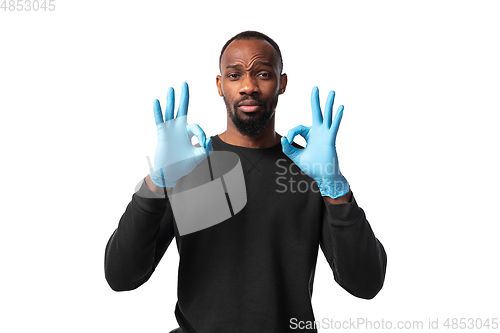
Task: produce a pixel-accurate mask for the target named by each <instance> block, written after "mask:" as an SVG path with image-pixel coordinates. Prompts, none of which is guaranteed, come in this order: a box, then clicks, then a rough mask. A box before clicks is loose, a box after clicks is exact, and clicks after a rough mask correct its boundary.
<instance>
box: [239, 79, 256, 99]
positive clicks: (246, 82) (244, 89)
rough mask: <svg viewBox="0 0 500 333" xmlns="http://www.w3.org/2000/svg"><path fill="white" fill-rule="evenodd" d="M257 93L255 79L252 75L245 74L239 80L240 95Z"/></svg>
mask: <svg viewBox="0 0 500 333" xmlns="http://www.w3.org/2000/svg"><path fill="white" fill-rule="evenodd" d="M258 93H259V86H258V84H257V79H256V78H255V77H253V76H252V75H245V76H244V77H243V80H242V81H241V87H240V95H255V94H258Z"/></svg>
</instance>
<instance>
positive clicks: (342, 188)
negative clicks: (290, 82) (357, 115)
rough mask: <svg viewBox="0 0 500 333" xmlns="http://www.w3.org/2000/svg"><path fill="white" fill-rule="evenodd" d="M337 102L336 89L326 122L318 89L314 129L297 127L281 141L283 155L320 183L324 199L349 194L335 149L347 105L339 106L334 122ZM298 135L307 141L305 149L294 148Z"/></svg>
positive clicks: (315, 91) (313, 103) (314, 93)
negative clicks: (334, 108)
mask: <svg viewBox="0 0 500 333" xmlns="http://www.w3.org/2000/svg"><path fill="white" fill-rule="evenodd" d="M334 99H335V92H334V91H333V90H332V91H330V94H329V95H328V98H327V100H326V104H325V118H324V119H323V116H322V114H321V109H320V106H319V94H318V87H314V88H313V90H312V94H311V106H312V118H313V124H312V126H310V127H306V126H302V125H299V126H296V127H294V128H292V129H291V130H290V131H288V134H287V137H288V138H287V137H282V138H281V146H282V148H283V153H285V155H287V156H288V157H289V158H290V159H291V160H292V161H293V162H294V163H295V164H296V165H297V166H298V167H299V168H300V169H301V170H302V172H304V173H305V174H307V175H308V176H309V177H311V178H313V179H314V180H315V181H316V183H317V184H318V187H319V190H320V192H321V195H322V196H329V197H331V198H333V199H335V198H338V197H341V196H343V195H345V194H346V193H347V192H349V183H348V182H347V180H346V179H345V178H344V176H342V174H341V173H340V169H339V161H338V158H337V151H336V149H335V140H336V138H337V132H338V130H339V125H340V120H341V119H342V114H343V111H344V106H343V105H341V106H339V108H338V109H337V113H336V114H335V118H334V119H333V122H332V108H333V101H334ZM296 135H301V136H302V137H303V138H304V139H305V140H306V143H307V145H306V147H305V148H304V149H298V148H295V147H293V146H292V145H291V143H292V142H293V139H294V138H295V136H296Z"/></svg>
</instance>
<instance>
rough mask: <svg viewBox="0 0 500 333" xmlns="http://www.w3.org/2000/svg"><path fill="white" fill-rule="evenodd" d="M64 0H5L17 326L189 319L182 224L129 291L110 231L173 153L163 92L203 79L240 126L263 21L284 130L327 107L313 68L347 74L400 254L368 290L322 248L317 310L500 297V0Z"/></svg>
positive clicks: (370, 193) (8, 192) (340, 78)
mask: <svg viewBox="0 0 500 333" xmlns="http://www.w3.org/2000/svg"><path fill="white" fill-rule="evenodd" d="M54 3H55V5H56V10H55V11H53V12H49V11H46V12H44V11H41V10H39V11H38V12H33V11H31V12H10V11H8V10H7V11H3V10H1V11H0V43H1V44H0V47H1V52H0V110H1V122H0V135H1V145H2V150H1V151H2V156H3V158H2V161H3V162H2V165H1V168H2V169H1V174H0V177H1V179H0V181H1V183H2V185H3V191H2V198H1V204H2V219H1V227H0V256H1V266H2V267H1V274H0V283H1V289H2V291H1V296H0V302H1V303H2V304H1V306H2V309H3V310H2V312H1V314H0V315H1V319H0V331H1V332H9V333H10V332H40V331H42V332H168V331H169V330H170V329H173V328H174V327H177V324H176V322H175V318H174V314H173V311H174V306H175V302H176V284H177V277H176V275H177V264H178V254H177V249H176V247H175V242H174V243H172V244H171V246H170V248H169V249H168V251H167V253H166V255H165V257H164V259H163V260H162V262H161V264H160V265H159V267H158V269H157V271H156V272H155V274H154V275H153V276H152V278H151V279H150V281H148V282H147V283H146V284H145V285H143V286H142V287H140V288H139V289H137V290H135V291H131V292H122V293H116V292H113V291H112V290H111V289H110V288H109V287H108V285H107V284H106V281H105V279H104V273H103V261H104V247H105V245H106V242H107V240H108V238H109V236H110V235H111V233H112V232H113V230H114V229H115V228H116V226H117V224H118V220H119V218H120V216H121V214H122V213H123V211H124V209H125V207H126V205H127V204H128V202H129V201H130V199H131V196H132V194H133V192H134V187H135V185H136V183H137V182H138V181H139V180H140V179H141V178H142V177H144V176H145V175H146V174H147V170H148V165H147V161H146V155H149V156H153V155H154V149H155V144H156V128H155V125H154V117H153V112H152V102H153V100H154V99H155V98H158V99H160V101H161V103H162V105H164V101H165V95H166V91H167V88H168V87H169V86H173V87H174V88H175V89H176V91H179V89H180V86H181V83H182V82H183V81H186V82H188V83H189V85H190V95H191V99H190V107H189V120H188V121H189V122H191V123H193V122H196V123H198V124H200V126H202V128H203V129H204V130H205V132H206V133H207V135H215V134H219V133H221V132H223V131H224V130H225V124H226V123H225V121H226V111H225V107H224V104H223V102H222V100H221V98H220V97H219V96H218V94H217V90H216V86H215V76H216V75H217V74H218V57H219V53H220V49H221V47H222V45H223V44H224V43H225V42H226V40H227V39H229V38H230V37H232V36H233V35H235V34H236V33H238V32H241V31H243V30H248V29H251V30H258V31H261V32H264V33H266V34H268V35H269V36H271V37H272V38H273V39H274V40H275V41H276V42H277V43H278V44H279V45H280V48H281V50H282V53H283V58H284V71H285V72H286V73H287V74H288V79H289V80H288V81H289V83H288V87H287V91H286V93H285V94H284V95H282V96H281V97H280V101H279V104H278V108H277V116H276V128H277V132H278V133H280V134H282V135H286V132H287V131H288V130H289V129H290V128H292V127H293V126H296V125H299V124H303V125H310V124H311V111H310V104H309V98H310V92H311V88H312V87H313V86H315V85H317V86H318V87H319V89H320V96H321V98H322V103H323V102H324V100H325V99H326V95H327V94H328V91H329V90H331V89H333V90H335V91H336V93H337V94H336V96H337V97H336V105H339V104H343V105H344V106H345V111H344V118H343V120H342V124H341V127H340V132H339V136H338V140H337V149H338V154H339V158H340V165H341V169H342V172H343V174H344V175H345V176H346V178H347V179H348V180H349V182H350V184H351V186H352V189H353V191H354V193H355V195H356V198H357V201H358V203H359V204H360V206H361V207H363V209H364V210H365V211H366V213H367V217H368V220H369V221H370V223H371V225H372V227H373V229H374V231H375V234H376V236H377V237H378V238H379V239H380V240H381V241H382V243H383V244H384V246H385V248H386V250H387V254H388V267H387V276H386V281H385V286H384V288H383V289H382V291H381V292H380V293H379V294H378V295H377V296H376V297H375V299H373V300H370V301H366V300H362V299H356V298H355V297H353V296H351V295H350V294H348V293H347V292H345V291H344V290H343V289H342V288H340V287H339V286H338V285H337V284H336V283H335V282H334V280H333V276H332V273H331V270H330V269H329V267H328V265H327V263H326V260H325V259H324V256H323V254H322V253H321V252H320V254H319V260H318V267H317V273H316V280H315V281H316V282H315V286H314V295H313V306H314V309H315V315H316V319H318V320H322V319H323V318H328V319H330V318H331V319H334V320H349V319H356V318H366V319H367V320H372V321H381V320H382V319H384V320H385V321H388V320H390V321H393V322H394V323H395V322H397V321H399V320H410V321H415V320H422V321H424V322H425V324H426V325H427V321H428V318H433V319H434V318H439V320H440V324H441V323H442V322H444V320H445V319H446V318H453V317H465V318H478V317H480V318H483V319H486V318H492V317H500V313H499V309H500V307H499V296H500V294H499V287H498V281H499V280H500V274H499V265H498V254H499V253H500V251H499V250H500V249H499V245H498V243H497V241H498V234H499V232H500V228H499V226H498V224H499V222H500V221H499V217H498V213H497V212H498V210H497V209H496V205H497V201H498V188H499V186H500V182H499V178H498V172H499V171H498V170H499V167H500V165H499V162H498V157H497V156H498V143H499V135H498V131H497V127H498V125H499V122H498V113H499V112H500V102H499V90H500V80H499V77H500V65H499V61H498V59H500V50H499V43H498V40H499V34H498V33H499V31H500V21H499V20H498V13H499V6H498V2H496V1H476V2H472V1H343V2H339V1H311V0H309V1H302V2H295V3H297V4H293V3H292V2H282V3H281V4H275V3H274V2H271V1H254V2H235V1H227V2H222V1H206V2H199V3H196V2H190V1H184V2H181V1H175V2H173V1H142V2H139V1H116V0H115V1H96V0H93V1H79V2H77V1H62V0H56V1H55V2H54ZM178 97H179V96H177V98H178ZM333 331H334V330H330V329H323V330H321V332H333ZM360 331H361V330H360Z"/></svg>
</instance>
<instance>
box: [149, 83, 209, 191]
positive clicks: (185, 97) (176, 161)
mask: <svg viewBox="0 0 500 333" xmlns="http://www.w3.org/2000/svg"><path fill="white" fill-rule="evenodd" d="M188 104H189V88H188V85H187V83H186V82H184V83H183V84H182V92H181V99H180V104H179V109H178V110H177V116H176V118H175V119H174V105H175V94H174V89H173V88H169V89H168V93H167V106H166V108H165V121H163V116H162V112H161V107H160V102H159V101H158V100H155V101H154V104H153V111H154V115H155V122H156V129H157V130H158V143H157V145H156V151H155V158H154V168H152V169H150V170H149V174H150V176H151V180H152V181H153V183H154V184H155V185H156V186H159V187H174V186H175V184H176V182H177V180H178V179H180V178H181V177H183V176H185V175H187V174H189V173H190V172H191V171H193V170H194V168H195V167H196V166H197V165H198V164H199V163H200V162H201V161H203V160H204V159H205V158H206V157H207V155H208V154H209V153H210V152H212V151H213V149H212V139H211V138H208V140H207V139H206V137H205V132H203V130H202V129H201V127H200V126H198V125H197V124H187V111H188ZM193 135H196V137H197V138H198V142H199V143H200V146H201V147H195V146H193V145H192V143H191V138H192V137H193Z"/></svg>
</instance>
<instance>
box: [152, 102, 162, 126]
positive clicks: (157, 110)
mask: <svg viewBox="0 0 500 333" xmlns="http://www.w3.org/2000/svg"><path fill="white" fill-rule="evenodd" d="M153 113H154V115H155V123H156V125H160V124H162V123H163V116H162V114H161V106H160V101H159V100H157V99H155V100H154V102H153Z"/></svg>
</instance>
